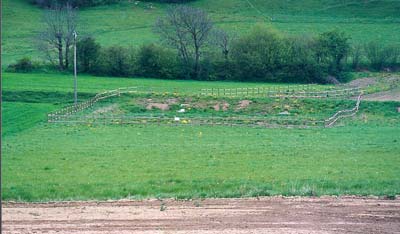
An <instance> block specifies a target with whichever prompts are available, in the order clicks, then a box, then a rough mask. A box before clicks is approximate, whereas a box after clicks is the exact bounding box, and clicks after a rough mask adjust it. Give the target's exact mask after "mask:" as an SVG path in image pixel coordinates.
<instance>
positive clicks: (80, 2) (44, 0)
mask: <svg viewBox="0 0 400 234" xmlns="http://www.w3.org/2000/svg"><path fill="white" fill-rule="evenodd" d="M141 1H143V2H150V1H149V0H141ZM191 1H194V0H151V2H159V3H186V2H191ZM29 2H30V3H31V4H35V5H38V6H40V7H45V8H46V7H51V6H54V5H55V4H58V5H66V4H70V5H71V6H73V7H91V6H99V5H111V4H115V3H119V2H121V0H29Z"/></svg>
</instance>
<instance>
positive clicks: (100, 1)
mask: <svg viewBox="0 0 400 234" xmlns="http://www.w3.org/2000/svg"><path fill="white" fill-rule="evenodd" d="M30 2H31V3H32V4H36V5H38V6H41V7H51V6H53V5H55V4H59V5H66V4H70V5H71V6H73V7H89V6H98V5H109V4H113V3H117V2H120V0H30Z"/></svg>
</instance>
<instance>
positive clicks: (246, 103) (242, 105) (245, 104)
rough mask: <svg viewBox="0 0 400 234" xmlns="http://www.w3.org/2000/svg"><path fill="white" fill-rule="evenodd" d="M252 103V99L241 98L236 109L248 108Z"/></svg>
mask: <svg viewBox="0 0 400 234" xmlns="http://www.w3.org/2000/svg"><path fill="white" fill-rule="evenodd" d="M251 103H252V101H250V100H241V101H239V103H238V105H237V107H236V110H241V109H246V108H247V107H248V106H249V105H250V104H251Z"/></svg>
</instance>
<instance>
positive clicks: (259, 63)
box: [232, 25, 287, 81]
mask: <svg viewBox="0 0 400 234" xmlns="http://www.w3.org/2000/svg"><path fill="white" fill-rule="evenodd" d="M286 49H287V48H286V46H285V44H284V40H283V37H282V36H281V35H280V34H279V33H278V32H276V31H274V30H272V29H270V28H267V27H265V26H262V25H257V26H255V27H254V28H253V29H252V30H251V32H250V33H249V34H247V35H245V36H243V37H241V38H239V39H238V40H236V41H235V42H234V43H233V47H232V59H233V62H234V63H235V67H236V72H237V76H236V79H237V80H242V81H244V80H246V81H279V80H276V78H277V77H276V76H275V73H276V72H277V71H278V70H279V69H280V68H281V66H282V64H283V63H284V60H285V53H286V52H287V51H286Z"/></svg>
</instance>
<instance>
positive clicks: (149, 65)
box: [25, 5, 400, 83]
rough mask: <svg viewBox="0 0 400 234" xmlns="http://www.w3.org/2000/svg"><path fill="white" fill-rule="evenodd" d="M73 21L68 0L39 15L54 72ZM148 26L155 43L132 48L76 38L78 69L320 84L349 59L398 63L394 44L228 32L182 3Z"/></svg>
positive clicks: (64, 60)
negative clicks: (156, 36) (157, 37)
mask: <svg viewBox="0 0 400 234" xmlns="http://www.w3.org/2000/svg"><path fill="white" fill-rule="evenodd" d="M76 19H77V14H76V11H75V8H73V7H71V6H70V5H67V6H66V7H62V8H53V9H49V10H48V11H47V13H46V16H45V25H46V28H45V30H44V31H43V32H42V33H41V38H42V39H41V42H42V48H45V49H42V50H43V51H47V52H48V53H47V55H48V58H49V60H50V61H54V60H57V61H58V67H59V69H60V70H65V69H69V67H70V66H69V60H70V58H71V54H70V53H69V50H70V47H71V42H72V39H73V38H72V32H73V31H74V30H75V29H76V22H77V20H76ZM154 31H155V32H156V33H158V34H159V35H160V38H161V43H162V44H161V45H157V44H147V45H142V46H141V47H139V48H136V49H135V48H124V47H120V46H113V47H108V48H102V47H101V46H100V45H99V44H98V43H96V41H95V40H94V38H91V37H86V38H84V39H82V40H80V41H79V42H78V45H77V46H78V68H79V70H80V71H81V72H86V73H91V74H96V75H108V76H132V77H133V76H145V77H159V78H166V79H197V80H238V81H261V82H303V83H308V82H318V83H326V82H338V81H344V80H345V78H346V76H345V71H346V69H349V68H350V67H349V66H348V65H349V63H350V64H351V68H352V69H362V68H363V67H365V66H366V65H368V66H370V67H372V68H374V69H377V70H380V69H384V68H387V67H388V66H389V67H392V68H395V67H397V66H398V65H399V63H400V56H399V55H400V51H399V50H398V49H396V48H394V47H393V48H392V47H383V46H381V45H379V44H377V43H369V44H366V45H365V46H353V47H351V45H350V43H349V38H348V37H347V36H346V35H345V34H343V33H341V32H338V31H331V32H326V33H322V34H320V35H318V36H316V37H288V36H285V35H282V34H281V33H280V32H278V31H276V30H274V29H272V28H268V27H266V26H264V25H256V26H255V27H254V28H253V29H252V30H251V31H250V32H249V33H248V34H246V35H243V36H235V35H232V34H230V33H227V32H225V31H223V30H221V29H218V28H216V27H215V26H214V24H213V22H212V20H211V19H210V17H209V16H208V15H207V14H206V13H205V12H204V11H202V10H200V9H195V8H191V7H188V6H182V5H178V6H175V7H173V8H169V9H168V11H167V13H166V15H165V16H164V17H161V18H159V19H158V20H157V22H156V23H155V26H154ZM54 51H55V52H56V53H54ZM53 54H56V55H57V59H54V58H52V57H51V55H53ZM349 58H351V59H350V60H349ZM349 61H350V62H349ZM25 62H26V61H25Z"/></svg>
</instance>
